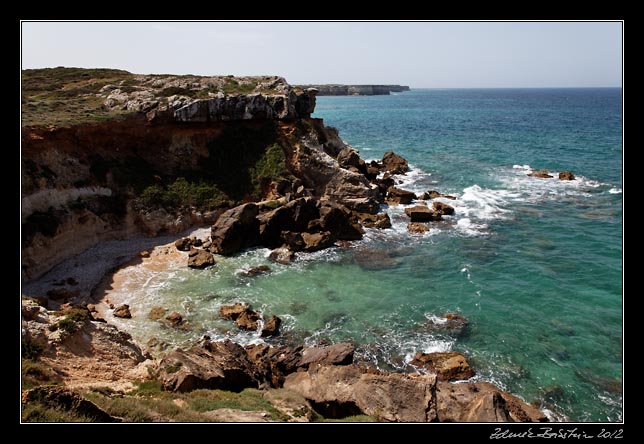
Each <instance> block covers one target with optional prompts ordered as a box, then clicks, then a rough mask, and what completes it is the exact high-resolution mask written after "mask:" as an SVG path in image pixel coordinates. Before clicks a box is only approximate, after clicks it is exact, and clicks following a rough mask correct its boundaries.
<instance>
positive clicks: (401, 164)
mask: <svg viewBox="0 0 644 444" xmlns="http://www.w3.org/2000/svg"><path fill="white" fill-rule="evenodd" d="M408 169H409V165H408V164H407V161H406V160H405V159H404V158H403V157H401V156H399V155H398V154H395V153H394V152H393V151H387V152H386V153H385V154H384V156H382V168H381V170H382V171H387V172H389V173H391V174H405V173H406V172H407V170H408Z"/></svg>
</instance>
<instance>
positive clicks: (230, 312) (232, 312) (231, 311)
mask: <svg viewBox="0 0 644 444" xmlns="http://www.w3.org/2000/svg"><path fill="white" fill-rule="evenodd" d="M250 309H251V308H250V306H248V305H246V304H242V303H241V302H235V304H234V305H222V306H221V307H219V316H221V317H222V318H224V319H230V320H231V321H234V320H236V319H237V318H238V317H239V315H240V314H242V313H243V312H245V311H246V310H250Z"/></svg>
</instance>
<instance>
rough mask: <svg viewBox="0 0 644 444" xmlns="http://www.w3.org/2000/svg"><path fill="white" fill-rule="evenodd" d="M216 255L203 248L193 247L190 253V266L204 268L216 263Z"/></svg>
mask: <svg viewBox="0 0 644 444" xmlns="http://www.w3.org/2000/svg"><path fill="white" fill-rule="evenodd" d="M215 263H216V262H215V257H214V256H213V255H212V254H210V253H208V252H207V251H206V250H202V249H201V248H192V249H191V250H190V252H189V253H188V267H190V268H196V269H198V270H202V269H204V268H206V267H210V266H212V265H215Z"/></svg>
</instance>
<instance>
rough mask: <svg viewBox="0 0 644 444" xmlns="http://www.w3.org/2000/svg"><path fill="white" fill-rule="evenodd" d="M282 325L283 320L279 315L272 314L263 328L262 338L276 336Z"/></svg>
mask: <svg viewBox="0 0 644 444" xmlns="http://www.w3.org/2000/svg"><path fill="white" fill-rule="evenodd" d="M281 325H282V320H281V319H280V318H279V317H277V316H275V315H273V316H271V318H270V319H269V320H268V321H266V323H265V324H264V328H262V333H261V336H262V338H265V337H267V336H276V335H277V334H279V329H280V326H281Z"/></svg>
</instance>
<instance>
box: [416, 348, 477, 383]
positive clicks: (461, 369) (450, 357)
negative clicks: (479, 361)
mask: <svg viewBox="0 0 644 444" xmlns="http://www.w3.org/2000/svg"><path fill="white" fill-rule="evenodd" d="M409 363H410V364H411V365H413V366H415V367H419V368H423V369H426V370H429V371H431V372H434V373H436V376H437V377H438V380H439V381H453V380H458V379H469V378H471V377H472V376H474V369H472V367H470V364H469V363H468V362H467V359H465V356H463V355H462V354H461V353H457V352H436V353H422V352H418V353H416V355H415V356H414V358H413V359H412V360H411V361H410V362H409Z"/></svg>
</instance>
